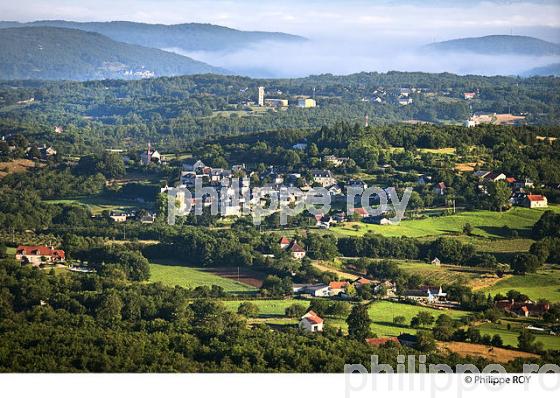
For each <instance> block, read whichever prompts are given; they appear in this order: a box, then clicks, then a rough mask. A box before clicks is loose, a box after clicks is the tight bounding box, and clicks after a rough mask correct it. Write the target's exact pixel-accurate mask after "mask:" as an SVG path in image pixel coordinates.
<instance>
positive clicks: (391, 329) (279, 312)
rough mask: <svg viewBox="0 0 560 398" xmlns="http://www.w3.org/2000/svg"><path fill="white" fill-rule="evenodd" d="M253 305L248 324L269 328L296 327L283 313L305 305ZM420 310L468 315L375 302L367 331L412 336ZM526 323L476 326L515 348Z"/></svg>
mask: <svg viewBox="0 0 560 398" xmlns="http://www.w3.org/2000/svg"><path fill="white" fill-rule="evenodd" d="M242 302H243V300H234V301H224V302H223V303H224V306H225V307H226V309H228V310H229V311H232V312H237V308H238V307H239V304H240V303H242ZM250 302H251V303H253V304H256V305H257V306H258V307H259V315H258V318H254V319H251V320H250V321H251V323H262V322H264V323H267V324H269V325H271V326H285V325H296V324H297V320H296V319H293V318H286V317H285V316H284V311H285V309H286V307H288V306H290V305H292V304H294V303H297V304H301V305H303V306H308V305H309V301H307V300H296V299H290V300H251V301H250ZM420 311H427V312H429V313H430V314H432V315H433V316H434V318H436V319H437V317H438V316H439V315H440V314H447V315H449V316H450V317H451V318H453V319H461V318H462V317H464V316H468V315H469V312H467V311H461V310H438V309H433V308H426V307H422V306H419V305H410V304H402V303H393V302H390V301H377V302H375V303H373V304H371V305H370V306H369V310H368V313H369V316H370V318H371V331H372V333H375V334H376V335H377V336H380V337H381V336H399V335H400V334H401V333H411V334H416V332H417V331H418V330H419V329H415V328H412V327H410V320H411V319H412V318H413V317H414V316H415V315H416V314H418V312H420ZM398 315H400V316H404V317H405V324H404V325H396V324H395V323H393V319H394V317H395V316H398ZM508 323H511V325H512V326H511V330H508V329H507V324H508ZM325 324H326V325H327V326H330V327H334V328H341V329H342V330H344V331H346V330H347V325H346V321H345V320H344V319H341V318H326V319H325ZM525 325H526V323H523V322H521V321H520V320H501V321H500V323H483V324H480V325H478V326H476V327H477V328H478V329H480V331H481V333H482V335H485V334H488V335H490V336H493V335H494V334H499V335H500V336H501V337H502V339H503V341H504V345H510V346H512V347H517V337H518V336H519V332H520V330H521V328H522V327H523V326H525ZM536 340H537V341H541V342H542V343H543V344H544V347H545V349H560V336H550V335H537V338H536Z"/></svg>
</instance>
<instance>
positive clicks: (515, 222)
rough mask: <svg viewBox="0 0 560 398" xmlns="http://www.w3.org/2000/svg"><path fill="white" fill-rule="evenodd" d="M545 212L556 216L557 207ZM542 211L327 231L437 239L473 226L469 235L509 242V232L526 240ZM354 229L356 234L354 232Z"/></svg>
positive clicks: (473, 214) (488, 213) (490, 213)
mask: <svg viewBox="0 0 560 398" xmlns="http://www.w3.org/2000/svg"><path fill="white" fill-rule="evenodd" d="M548 210H553V211H556V212H560V206H551V207H549V208H548ZM544 211H545V210H544V209H543V210H541V209H526V208H522V207H514V208H512V209H510V210H509V211H506V212H502V213H500V212H495V211H487V210H479V211H465V212H461V213H457V214H454V215H449V216H439V217H429V218H424V219H418V220H403V221H401V222H400V224H398V225H372V224H365V223H362V222H348V223H345V224H344V225H343V226H336V227H333V228H331V231H332V232H335V233H337V234H339V235H350V236H362V235H364V234H366V233H367V232H370V231H371V232H374V233H377V234H381V235H385V236H409V237H416V238H419V237H424V236H440V235H456V234H461V233H462V231H463V226H464V225H465V224H467V223H469V224H471V225H472V226H473V234H474V235H476V236H480V237H485V238H509V237H511V230H515V231H517V232H518V234H519V235H520V236H526V235H527V234H528V233H529V231H530V229H531V227H532V226H533V225H534V224H535V222H536V221H537V220H538V219H539V218H540V217H541V215H542V214H543V213H544ZM355 225H357V226H358V227H359V228H358V230H355V229H354V226H355Z"/></svg>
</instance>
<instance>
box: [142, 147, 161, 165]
mask: <svg viewBox="0 0 560 398" xmlns="http://www.w3.org/2000/svg"><path fill="white" fill-rule="evenodd" d="M140 163H142V164H143V165H144V166H146V165H149V164H150V163H161V154H160V153H159V152H158V151H157V150H155V149H154V150H152V147H151V145H150V144H148V150H147V151H146V152H143V153H142V154H141V155H140Z"/></svg>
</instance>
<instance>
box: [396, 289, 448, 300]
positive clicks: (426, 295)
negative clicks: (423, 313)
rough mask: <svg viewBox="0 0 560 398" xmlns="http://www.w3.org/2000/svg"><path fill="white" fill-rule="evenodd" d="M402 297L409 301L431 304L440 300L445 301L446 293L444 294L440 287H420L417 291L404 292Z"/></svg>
mask: <svg viewBox="0 0 560 398" xmlns="http://www.w3.org/2000/svg"><path fill="white" fill-rule="evenodd" d="M403 296H404V297H406V298H407V299H409V300H414V301H426V302H428V303H433V302H436V301H440V300H445V298H446V297H447V293H444V292H443V290H442V288H441V286H440V287H439V288H438V287H436V286H422V287H420V288H418V289H410V290H405V291H404V292H403Z"/></svg>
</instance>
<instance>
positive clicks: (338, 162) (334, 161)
mask: <svg viewBox="0 0 560 398" xmlns="http://www.w3.org/2000/svg"><path fill="white" fill-rule="evenodd" d="M323 160H324V161H325V163H329V164H331V165H333V166H334V167H340V166H342V165H343V164H344V163H345V162H347V161H348V160H350V158H339V157H337V156H334V155H327V156H325V157H324V158H323Z"/></svg>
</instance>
